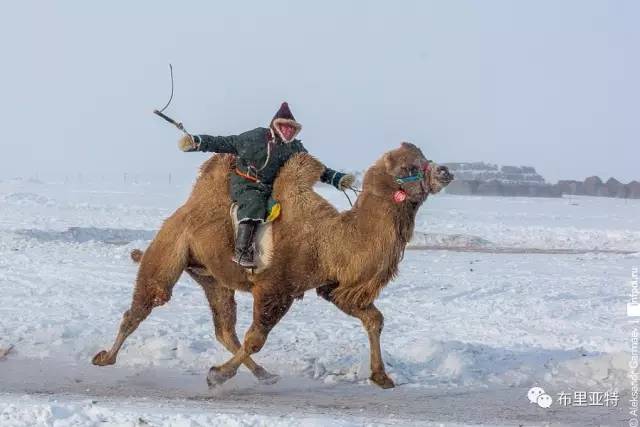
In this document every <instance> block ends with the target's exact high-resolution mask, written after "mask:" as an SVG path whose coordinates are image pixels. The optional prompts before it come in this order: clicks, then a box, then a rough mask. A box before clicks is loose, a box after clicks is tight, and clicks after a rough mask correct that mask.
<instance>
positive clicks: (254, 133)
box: [179, 102, 355, 268]
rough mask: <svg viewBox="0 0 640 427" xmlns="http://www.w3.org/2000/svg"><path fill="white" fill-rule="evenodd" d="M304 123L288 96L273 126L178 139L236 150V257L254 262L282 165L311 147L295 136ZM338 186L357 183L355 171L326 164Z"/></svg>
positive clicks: (194, 146)
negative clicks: (260, 230)
mask: <svg viewBox="0 0 640 427" xmlns="http://www.w3.org/2000/svg"><path fill="white" fill-rule="evenodd" d="M301 129H302V125H301V124H300V123H298V122H297V121H296V119H295V118H294V117H293V114H292V113H291V110H290V109H289V105H288V104H287V103H286V102H283V103H282V105H281V106H280V109H279V110H278V112H277V113H276V115H275V116H274V117H273V119H272V120H271V123H270V125H269V128H263V127H259V128H256V129H253V130H250V131H247V132H244V133H241V134H240V135H231V136H209V135H185V136H183V137H182V138H181V139H180V141H179V147H180V149H181V150H182V151H212V152H216V153H232V154H235V155H236V170H235V174H233V175H231V180H230V181H231V198H232V199H233V201H234V202H236V204H237V205H238V211H237V212H238V214H237V215H238V233H237V235H236V243H235V254H234V257H233V261H235V262H236V263H238V264H239V265H241V266H242V267H245V268H255V267H256V262H255V259H254V253H255V251H254V242H253V240H254V236H255V231H256V228H257V226H258V224H260V223H262V222H264V221H265V219H266V217H267V213H268V207H269V205H270V199H271V191H272V189H273V182H274V181H275V179H276V176H277V175H278V171H279V170H280V168H281V167H282V166H284V164H285V163H286V162H287V160H289V158H290V157H291V156H292V155H294V154H296V153H306V152H307V150H306V149H305V148H304V146H303V145H302V141H300V140H298V139H295V137H296V136H297V135H298V133H300V130H301ZM320 180H321V181H322V182H324V183H327V184H331V185H333V186H334V187H336V188H337V189H339V190H345V189H347V188H349V187H351V186H352V185H353V182H354V181H355V177H354V176H353V175H351V174H344V173H341V172H338V171H335V170H333V169H330V168H326V169H325V170H324V173H323V174H322V176H321V177H320Z"/></svg>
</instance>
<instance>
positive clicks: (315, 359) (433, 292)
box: [0, 181, 640, 426]
mask: <svg viewBox="0 0 640 427" xmlns="http://www.w3.org/2000/svg"><path fill="white" fill-rule="evenodd" d="M189 190H190V188H189V186H186V185H183V186H177V185H175V186H169V185H113V184H86V185H83V186H78V185H72V184H56V183H50V184H37V183H30V182H22V181H11V182H4V183H2V182H0V350H1V349H2V348H5V349H7V348H9V347H10V346H13V348H12V349H11V351H10V352H9V353H8V354H7V355H6V356H5V357H4V358H3V359H0V426H5V425H56V426H84V425H128V426H133V425H140V426H144V425H153V426H156V425H185V426H208V425H265V426H267V425H268V426H272V425H284V426H289V425H323V426H324V425H339V426H342V425H363V424H366V425H377V424H382V425H387V424H402V425H411V424H414V425H429V423H433V425H440V424H439V423H447V425H449V423H451V424H454V425H456V424H459V425H474V424H486V425H514V424H515V425H517V424H519V423H520V424H522V423H526V424H527V425H532V424H533V425H537V424H545V423H552V424H553V423H555V424H558V425H565V424H573V425H597V424H604V425H621V423H622V422H623V421H624V419H625V411H626V407H627V405H628V402H626V401H625V399H624V398H623V397H622V396H624V395H625V393H626V392H627V390H628V388H629V384H628V379H627V378H626V374H627V371H626V369H627V368H626V367H627V364H628V351H629V341H630V331H629V329H628V327H627V324H626V312H625V310H626V302H627V299H628V297H627V296H628V294H629V292H630V285H629V282H630V280H631V271H632V268H633V267H638V266H639V265H640V255H639V253H637V252H636V253H627V252H633V251H640V201H638V200H619V199H605V198H588V197H570V198H562V199H529V198H492V197H462V196H447V195H441V196H436V197H433V198H431V199H429V200H428V201H427V203H426V205H425V206H424V207H423V208H422V210H421V211H420V214H419V218H418V220H417V224H416V231H417V233H416V238H415V242H414V244H415V245H416V246H439V247H447V246H451V247H456V248H459V247H461V246H467V247H474V248H479V249H488V250H482V251H478V252H458V251H447V250H409V251H407V252H406V255H405V259H404V261H403V263H402V264H401V274H400V276H399V277H398V278H397V279H396V280H395V281H394V282H392V283H391V284H390V285H389V286H388V287H387V288H386V289H385V290H384V292H383V293H382V295H381V297H380V298H379V300H378V303H377V305H378V306H379V308H380V310H381V311H382V312H383V313H384V314H385V329H384V332H383V337H382V342H383V352H384V357H385V362H386V364H387V368H388V371H389V373H390V375H391V376H392V377H393V378H394V380H395V382H396V384H397V386H398V387H396V388H395V389H393V390H388V391H383V390H378V389H376V388H374V386H373V385H370V384H367V380H366V378H367V377H368V375H369V373H368V343H367V339H366V335H365V333H364V331H363V329H362V327H361V326H360V324H359V323H358V321H357V320H355V319H352V318H349V317H347V316H345V315H343V314H342V313H340V312H338V311H337V309H335V308H334V307H333V306H331V305H329V304H327V303H326V302H323V300H321V299H319V298H317V297H316V296H315V294H314V293H313V292H309V293H307V295H306V296H305V298H304V299H303V300H302V301H300V302H296V303H295V304H294V306H293V308H292V309H291V311H290V312H289V313H288V314H287V316H286V317H285V319H284V320H283V321H282V322H281V323H280V324H279V325H278V326H277V327H276V328H275V329H274V331H273V332H272V333H271V335H270V336H269V340H268V341H267V344H266V346H265V347H264V348H263V349H262V351H261V352H260V353H259V354H258V355H256V360H257V361H259V363H261V364H263V365H264V366H265V367H266V368H267V369H269V370H271V371H273V372H275V373H278V374H280V375H281V376H282V379H281V380H280V382H278V383H277V384H275V385H271V386H266V385H261V384H258V383H257V382H256V381H255V380H253V378H252V377H251V375H250V374H249V373H248V372H246V371H241V372H240V374H239V375H238V376H237V377H236V378H234V379H232V380H231V381H229V382H228V383H227V384H225V385H224V386H222V387H221V388H220V389H218V390H215V391H213V392H212V391H209V390H207V388H206V384H205V380H204V377H205V374H206V371H207V369H208V368H209V367H210V366H211V365H214V364H219V363H221V362H222V361H224V360H226V359H227V358H228V357H229V354H228V353H227V352H226V351H225V350H224V349H223V348H222V346H221V345H220V344H218V343H217V342H216V341H215V339H214V337H213V334H212V322H211V317H210V313H209V310H208V306H207V304H206V301H205V298H204V295H203V293H202V291H201V289H200V288H199V287H198V286H197V285H196V284H195V283H194V282H193V281H191V280H190V279H189V278H187V277H183V278H182V279H181V280H180V282H179V283H178V285H177V286H176V288H175V290H174V294H173V299H172V300H171V302H170V303H169V304H168V305H166V306H164V307H161V308H158V309H156V310H154V312H153V313H152V315H151V316H150V318H148V319H147V320H146V321H145V322H144V323H143V324H142V325H141V326H140V328H139V329H138V330H137V331H136V332H135V333H134V335H133V336H131V337H130V338H129V340H128V341H127V343H126V344H125V348H124V349H123V351H122V352H121V353H120V357H119V359H118V363H117V365H116V366H115V367H106V368H98V367H93V366H92V365H91V364H90V359H91V356H92V355H93V354H94V353H95V352H96V351H97V350H100V349H102V348H105V347H106V346H108V345H110V344H111V342H112V340H113V337H114V335H115V332H116V330H117V326H118V323H119V321H120V317H121V314H122V312H123V311H124V310H125V309H126V308H127V306H128V305H129V302H130V296H131V290H132V286H133V280H134V277H135V273H136V266H135V265H134V264H133V263H132V262H131V261H130V259H129V252H130V250H131V249H133V248H135V247H142V248H143V247H145V246H146V245H147V244H148V241H149V239H150V238H152V236H153V233H154V231H155V230H157V228H158V227H159V226H160V224H161V221H162V220H163V219H164V218H165V217H166V216H167V215H169V214H170V213H171V212H172V211H173V210H174V209H175V208H176V207H177V206H178V205H179V204H180V203H182V201H183V200H184V198H185V197H186V195H187V194H188V191H189ZM319 191H320V192H321V193H322V194H323V195H325V196H326V197H327V198H329V199H330V200H331V201H332V202H334V203H335V204H336V205H338V206H339V207H341V208H345V207H346V206H347V202H346V199H344V196H343V195H342V194H341V193H338V192H337V191H335V190H332V189H330V188H327V187H321V188H319ZM492 248H513V249H523V250H522V253H493V252H492V250H491V249H492ZM531 249H537V250H543V252H544V251H545V250H551V249H580V250H584V253H572V254H553V253H535V254H532V253H527V252H530V250H531ZM594 250H608V251H622V252H624V253H601V252H593V251H594ZM237 300H238V310H239V319H238V332H239V333H240V334H242V332H243V331H244V330H245V329H246V328H247V327H248V325H249V322H250V319H251V298H250V296H249V295H244V294H239V295H238V296H237ZM533 385H538V386H541V387H543V388H545V390H547V392H548V393H550V394H552V396H553V395H555V394H557V393H560V392H562V391H564V392H573V391H576V390H584V391H591V392H600V391H618V392H619V393H620V396H621V398H620V402H619V405H618V406H617V407H609V408H607V407H587V408H580V407H561V406H559V405H557V404H555V405H554V406H552V407H551V408H549V409H543V408H540V407H539V406H537V405H535V404H531V403H529V401H528V400H527V398H526V392H527V390H528V389H529V388H530V387H531V386H533Z"/></svg>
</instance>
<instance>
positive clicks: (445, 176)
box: [438, 166, 454, 183]
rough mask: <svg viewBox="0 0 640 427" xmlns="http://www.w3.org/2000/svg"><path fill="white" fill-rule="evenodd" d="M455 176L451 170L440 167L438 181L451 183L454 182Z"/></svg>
mask: <svg viewBox="0 0 640 427" xmlns="http://www.w3.org/2000/svg"><path fill="white" fill-rule="evenodd" d="M453 178H454V175H453V174H452V173H451V172H449V168H448V167H446V166H438V179H440V180H441V181H443V182H447V183H449V182H451V181H453Z"/></svg>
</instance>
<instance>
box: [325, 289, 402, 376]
mask: <svg viewBox="0 0 640 427" xmlns="http://www.w3.org/2000/svg"><path fill="white" fill-rule="evenodd" d="M336 286H337V285H325V286H322V287H319V288H318V289H317V290H316V291H317V292H318V295H320V296H321V297H322V298H324V299H326V300H327V301H329V302H332V303H333V304H335V305H336V307H338V308H339V309H340V310H342V311H343V312H345V313H347V314H348V315H349V316H353V317H357V318H358V319H360V321H361V322H362V325H363V326H364V328H365V329H366V331H367V334H368V335H369V347H370V351H371V377H369V379H370V380H371V381H373V382H374V383H376V384H377V385H379V386H380V387H382V388H392V387H395V384H394V383H393V380H392V379H391V378H389V376H388V375H387V373H386V371H385V369H384V362H383V361H382V351H381V350H380V334H381V333H382V327H383V325H384V316H382V313H381V312H380V310H378V308H377V307H376V306H375V305H373V304H369V305H368V306H366V307H358V306H355V305H350V304H346V303H343V302H341V301H337V300H335V299H334V298H333V297H332V295H331V291H333V290H334V289H335V288H336Z"/></svg>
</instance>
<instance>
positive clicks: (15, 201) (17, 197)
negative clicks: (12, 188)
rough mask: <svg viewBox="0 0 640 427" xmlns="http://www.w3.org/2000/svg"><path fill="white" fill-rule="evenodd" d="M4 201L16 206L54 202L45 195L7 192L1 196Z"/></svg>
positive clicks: (52, 203)
mask: <svg viewBox="0 0 640 427" xmlns="http://www.w3.org/2000/svg"><path fill="white" fill-rule="evenodd" d="M0 200H1V201H2V202H4V203H8V204H12V205H17V206H53V205H55V202H54V201H53V200H51V199H50V198H48V197H46V196H42V195H40V194H35V193H9V194H5V195H3V196H1V198H0Z"/></svg>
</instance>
